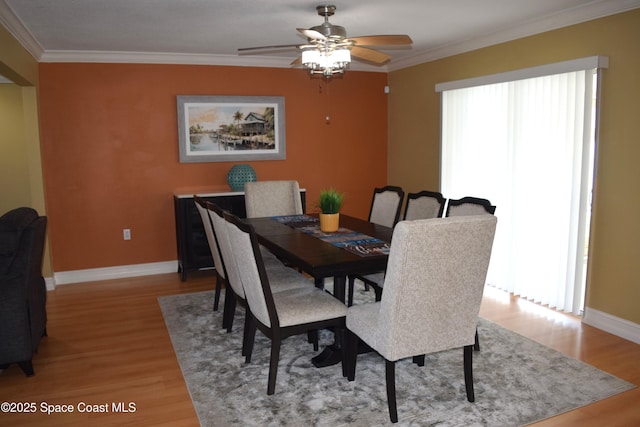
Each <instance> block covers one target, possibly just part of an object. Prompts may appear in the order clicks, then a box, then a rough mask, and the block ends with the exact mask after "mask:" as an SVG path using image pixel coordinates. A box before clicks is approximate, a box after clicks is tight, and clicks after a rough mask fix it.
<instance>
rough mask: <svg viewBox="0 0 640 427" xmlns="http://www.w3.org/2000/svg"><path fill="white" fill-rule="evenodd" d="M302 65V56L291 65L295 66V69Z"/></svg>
mask: <svg viewBox="0 0 640 427" xmlns="http://www.w3.org/2000/svg"><path fill="white" fill-rule="evenodd" d="M300 64H302V56H298V57H297V58H296V59H294V60H293V61H291V64H289V65H293V66H294V67H295V66H296V65H300Z"/></svg>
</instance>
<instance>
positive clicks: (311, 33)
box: [296, 28, 327, 40]
mask: <svg viewBox="0 0 640 427" xmlns="http://www.w3.org/2000/svg"><path fill="white" fill-rule="evenodd" d="M296 29H297V30H298V31H299V32H300V33H302V35H304V36H305V37H306V38H308V39H311V40H326V39H327V37H326V36H325V35H324V34H322V33H320V32H318V31H316V30H308V29H306V28H296Z"/></svg>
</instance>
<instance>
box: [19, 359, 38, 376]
mask: <svg viewBox="0 0 640 427" xmlns="http://www.w3.org/2000/svg"><path fill="white" fill-rule="evenodd" d="M18 366H20V369H22V372H24V374H25V375H26V376H27V377H32V376H34V375H35V372H33V363H32V362H31V359H29V360H23V361H22V362H18Z"/></svg>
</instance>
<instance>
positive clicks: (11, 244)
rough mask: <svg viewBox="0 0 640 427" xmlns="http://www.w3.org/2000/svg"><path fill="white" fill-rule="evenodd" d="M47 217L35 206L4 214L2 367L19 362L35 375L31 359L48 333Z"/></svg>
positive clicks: (0, 221) (0, 243)
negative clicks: (44, 267)
mask: <svg viewBox="0 0 640 427" xmlns="http://www.w3.org/2000/svg"><path fill="white" fill-rule="evenodd" d="M46 227H47V217H45V216H38V212H36V211H35V210H34V209H31V208H17V209H13V210H11V211H9V212H7V213H6V214H4V215H2V216H1V217H0V369H4V368H6V367H7V366H9V364H11V363H18V364H19V365H20V367H21V368H22V370H23V371H24V373H25V374H26V375H27V376H31V375H33V374H34V372H33V364H32V362H31V359H32V357H33V354H34V353H35V352H36V350H37V349H38V344H39V343H40V339H41V338H42V337H43V336H45V335H46V334H47V330H46V324H47V312H46V308H45V304H46V299H47V290H46V286H45V283H44V278H43V277H42V254H43V251H44V238H45V232H46Z"/></svg>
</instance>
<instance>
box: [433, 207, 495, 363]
mask: <svg viewBox="0 0 640 427" xmlns="http://www.w3.org/2000/svg"><path fill="white" fill-rule="evenodd" d="M495 212H496V207H495V206H493V205H492V204H491V202H490V201H489V200H487V199H481V198H479V197H469V196H467V197H463V198H461V199H449V203H447V212H446V213H445V216H447V217H451V216H468V215H493V214H494V213H495ZM474 349H475V350H476V351H480V338H479V337H478V332H477V331H476V342H475V344H474Z"/></svg>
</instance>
